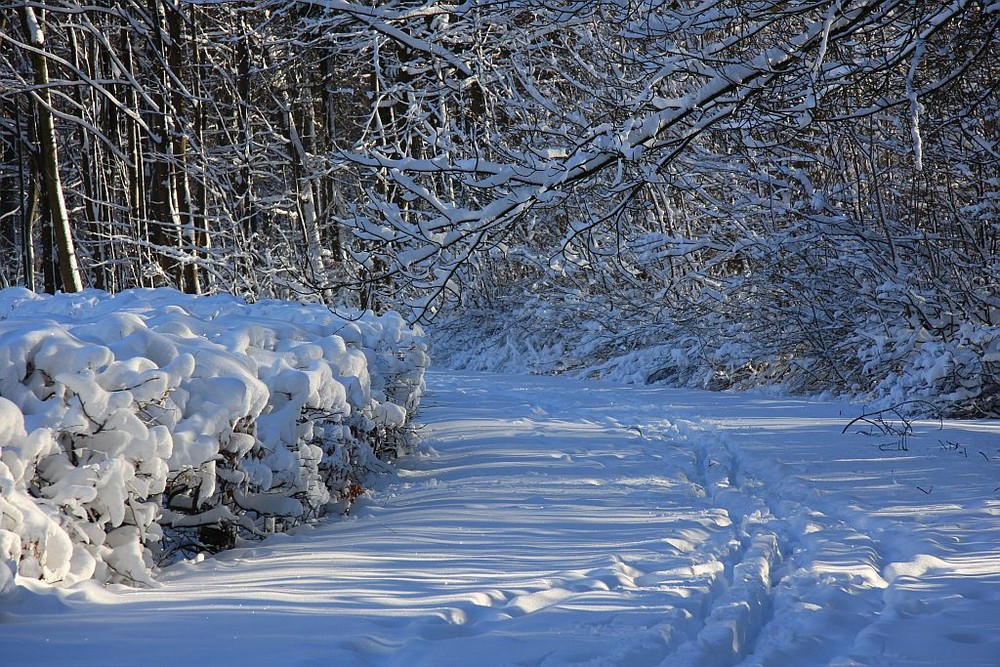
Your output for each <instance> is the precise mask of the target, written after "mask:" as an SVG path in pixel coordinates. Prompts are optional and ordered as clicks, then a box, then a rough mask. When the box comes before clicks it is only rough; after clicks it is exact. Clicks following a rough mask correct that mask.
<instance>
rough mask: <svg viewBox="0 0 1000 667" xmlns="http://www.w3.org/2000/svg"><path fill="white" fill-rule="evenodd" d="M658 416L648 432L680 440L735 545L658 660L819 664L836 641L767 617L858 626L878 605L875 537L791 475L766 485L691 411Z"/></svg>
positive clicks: (880, 585)
mask: <svg viewBox="0 0 1000 667" xmlns="http://www.w3.org/2000/svg"><path fill="white" fill-rule="evenodd" d="M667 423H668V426H667V427H666V429H664V428H662V427H660V428H658V429H657V430H660V431H665V432H664V433H663V435H662V436H661V437H663V438H664V439H666V440H673V441H676V440H678V439H680V440H682V441H685V442H687V443H689V445H690V446H691V449H692V451H693V454H694V457H695V470H696V480H697V483H698V484H699V485H700V486H701V487H702V488H703V489H704V490H705V493H706V496H707V497H708V498H710V499H711V500H712V502H714V503H715V504H717V505H718V506H719V507H721V508H723V509H725V510H726V512H727V513H728V514H729V517H730V520H731V521H732V522H733V525H734V527H735V535H736V538H737V539H738V541H739V543H738V545H737V546H736V547H735V548H734V549H733V550H732V551H731V552H730V553H729V554H728V555H727V556H726V558H725V565H726V568H725V586H724V591H723V592H722V593H721V594H719V595H718V596H716V597H714V598H713V599H712V600H711V602H710V607H709V609H708V610H707V611H706V613H705V615H704V617H703V624H702V626H701V627H700V628H699V629H698V631H697V633H696V635H695V636H694V637H692V638H691V639H690V640H689V641H687V642H685V643H684V644H683V645H682V646H680V647H679V648H678V649H677V651H676V652H674V653H673V654H672V655H671V656H670V657H669V658H668V659H667V660H666V661H664V663H663V664H664V665H670V666H671V667H674V666H683V665H691V666H698V667H701V666H719V667H721V666H726V665H735V664H741V665H777V664H796V665H806V664H817V665H818V664H829V662H830V661H831V660H833V659H834V658H837V657H838V651H839V650H840V649H842V646H843V644H842V643H838V642H836V641H828V642H824V641H823V638H821V637H816V636H815V635H801V636H795V630H794V628H795V627H796V626H795V623H777V622H775V621H776V620H777V618H778V617H779V616H780V617H781V619H782V621H787V620H788V619H789V618H794V616H795V615H797V614H802V613H808V612H814V613H815V612H818V611H821V612H822V613H825V614H828V615H831V616H835V617H836V618H837V620H838V621H839V622H841V623H842V624H846V625H848V626H849V628H848V634H850V633H853V632H856V631H857V630H858V629H859V628H860V627H863V625H864V624H865V623H867V620H865V619H870V618H871V617H872V616H873V615H876V614H877V613H878V611H879V609H880V607H881V606H882V605H881V604H880V598H881V595H880V593H879V591H880V589H882V588H883V587H884V586H885V582H884V580H882V578H881V576H880V574H879V573H880V571H881V567H882V558H881V556H880V555H879V551H878V547H877V544H876V542H875V540H873V539H872V538H871V537H870V536H869V535H866V534H864V533H861V532H858V531H857V530H856V529H855V528H853V527H852V526H850V525H849V524H848V523H846V522H844V521H841V520H838V519H836V518H832V517H828V516H826V515H824V514H822V513H821V512H817V511H815V510H813V509H811V508H810V507H809V506H808V504H807V502H808V499H809V497H810V495H811V492H810V490H809V489H807V488H805V487H804V486H802V485H801V482H796V481H795V480H790V481H789V483H786V484H784V485H783V488H782V489H781V490H776V491H771V490H768V488H767V485H766V484H765V483H763V482H761V481H760V480H758V479H757V478H756V477H755V476H754V475H753V474H748V473H746V472H745V471H744V469H743V468H744V466H743V465H742V463H743V461H742V458H741V455H740V453H739V450H738V448H737V447H736V446H734V445H733V444H731V443H730V441H729V440H728V438H727V437H726V436H725V435H724V434H723V433H722V432H720V431H719V430H718V429H717V428H716V427H714V426H713V425H711V424H708V423H706V422H703V421H701V420H698V419H697V418H694V419H680V418H679V419H676V420H673V421H670V422H667ZM647 428H649V427H647ZM783 481H785V480H783ZM797 483H798V484H799V487H798V488H796V484H797ZM790 491H791V493H789V492H790ZM772 623H773V625H772ZM772 628H773V629H772ZM789 628H791V629H789Z"/></svg>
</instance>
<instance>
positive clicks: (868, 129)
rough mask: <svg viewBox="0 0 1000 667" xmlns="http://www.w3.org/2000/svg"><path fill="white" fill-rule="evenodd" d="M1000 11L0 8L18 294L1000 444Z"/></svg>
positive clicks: (5, 188) (410, 4)
mask: <svg viewBox="0 0 1000 667" xmlns="http://www.w3.org/2000/svg"><path fill="white" fill-rule="evenodd" d="M998 27H1000V3H996V2H990V1H988V0H982V1H976V2H973V1H962V0H956V1H954V2H914V1H913V0H900V1H894V0H883V1H880V2H841V1H839V0H838V1H830V0H809V1H795V2H766V1H765V2H756V1H751V2H728V1H718V2H717V1H713V0H706V1H704V2H678V1H674V0H669V1H668V0H588V1H585V2H570V1H562V0H511V1H509V2H486V1H480V0H470V1H468V2H451V3H448V2H437V1H434V0H417V1H414V0H388V1H381V0H379V1H372V2H368V3H361V2H357V3H351V2H344V1H341V0H323V1H320V0H317V1H312V2H285V1H277V0H275V1H271V0H258V1H234V2H208V1H206V2H180V1H178V0H127V1H109V2H105V3H100V6H97V5H93V6H90V5H87V6H83V5H80V4H78V3H75V2H63V1H61V0H52V1H51V2H44V1H43V2H21V1H16V2H12V1H9V0H3V1H0V258H2V261H0V285H2V286H19V285H20V286H26V287H29V288H31V289H33V290H35V291H39V292H43V291H44V292H55V291H59V290H61V291H64V292H75V291H78V290H80V289H82V288H98V289H101V290H106V291H110V292H119V291H121V290H123V289H126V288H131V287H161V286H168V287H175V288H177V289H180V290H182V291H184V292H188V293H191V294H198V293H205V294H211V293H219V292H228V293H233V294H235V295H237V296H241V297H244V298H247V299H249V300H257V299H262V298H267V297H278V298H290V299H297V300H306V301H315V302H322V303H326V304H329V305H331V306H345V307H346V306H353V307H361V308H370V309H373V310H375V311H382V310H385V309H387V308H392V309H398V310H401V312H404V313H405V314H406V315H407V316H408V317H409V318H410V319H411V321H425V322H426V321H430V320H431V318H433V319H434V327H433V331H434V340H435V348H434V352H435V358H436V359H437V360H438V361H440V362H442V363H450V364H452V365H472V366H476V365H478V366H490V367H494V368H502V367H504V365H505V364H508V363H512V362H513V360H515V359H519V360H524V359H525V358H527V359H528V360H529V361H530V363H531V364H532V365H533V368H534V370H537V371H540V372H573V373H577V374H580V375H588V376H589V375H610V376H613V377H619V378H625V379H633V380H637V381H646V380H652V381H667V382H672V383H679V384H690V385H698V386H707V387H711V388H728V387H748V386H753V385H774V384H780V385H782V386H783V387H784V388H785V389H786V390H789V391H795V392H809V393H816V392H834V393H843V394H849V395H853V396H860V397H863V398H865V399H869V400H873V399H879V400H882V401H886V402H899V401H906V400H921V401H926V403H921V404H920V410H921V411H922V412H925V413H927V412H930V413H937V414H948V415H956V416H973V415H980V416H982V415H988V416H998V415H1000V391H998V389H1000V386H998V382H1000V322H998V319H1000V296H998V294H1000V289H998V276H1000V201H998V200H1000V95H998V91H997V87H998V84H1000V48H998Z"/></svg>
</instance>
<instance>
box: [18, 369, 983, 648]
mask: <svg viewBox="0 0 1000 667" xmlns="http://www.w3.org/2000/svg"><path fill="white" fill-rule="evenodd" d="M428 382H429V394H428V396H427V399H426V400H425V403H424V406H423V407H422V412H421V414H420V415H419V419H420V420H421V421H422V422H423V423H424V427H423V433H422V435H423V440H424V444H423V448H422V451H421V453H419V454H417V455H415V456H413V457H411V458H408V459H405V460H402V461H400V462H399V470H398V474H397V475H396V476H395V478H394V479H392V480H391V481H390V482H387V483H386V484H385V485H384V486H383V487H382V488H379V489H376V490H375V491H374V492H373V493H372V494H371V497H370V498H369V499H367V500H366V501H364V502H362V503H361V504H360V505H359V506H358V507H356V509H355V511H354V513H353V514H352V515H351V516H349V517H346V518H344V519H333V520H330V521H328V522H326V523H324V524H322V525H320V526H317V527H314V528H307V529H301V530H299V531H298V532H297V533H295V534H294V535H291V536H278V537H275V538H271V539H269V540H268V541H266V542H264V543H263V544H261V545H259V546H256V547H253V548H245V549H238V550H235V551H233V552H230V553H227V554H224V555H221V556H218V557H216V558H209V559H206V560H204V561H201V560H200V559H199V560H198V561H197V562H196V561H189V562H186V563H183V564H180V565H178V566H174V567H172V568H170V569H168V570H167V571H165V572H164V573H162V575H161V577H160V581H161V582H162V583H161V585H160V586H158V587H157V588H154V589H151V590H130V589H121V588H115V589H113V590H111V591H106V590H103V589H100V588H99V587H97V586H96V585H95V584H92V583H84V584H80V585H78V586H77V587H76V588H75V589H73V590H69V591H54V590H49V589H44V590H43V589H42V588H41V587H33V589H32V590H33V591H34V593H35V594H32V595H29V594H27V593H24V594H22V595H21V596H20V597H19V598H18V599H16V600H14V601H13V602H12V603H11V604H9V605H7V608H6V610H5V613H3V615H2V617H0V620H2V621H4V622H0V655H2V656H3V660H2V662H3V663H4V664H14V665H32V664H34V665H41V664H58V661H60V660H62V661H66V663H67V664H70V663H72V664H77V665H86V664H94V665H96V664H101V665H116V664H122V665H124V664H132V663H133V662H134V660H135V656H137V655H142V656H143V661H144V662H146V663H147V664H154V665H155V664H164V665H166V664H176V663H177V662H178V658H179V656H187V657H186V658H184V660H183V661H187V658H190V659H191V661H193V662H194V663H196V664H221V663H223V662H227V663H237V662H238V663H240V664H248V665H270V664H302V665H341V664H344V665H347V664H351V665H353V664H371V665H477V666H482V665H564V664H591V665H661V664H662V665H671V666H672V665H699V666H701V665H707V666H720V665H736V664H741V665H827V664H834V665H849V664H851V665H857V664H867V665H893V664H898V665H911V664H952V665H996V664H1000V612H998V611H997V610H998V609H1000V566H998V565H997V563H1000V558H998V555H1000V554H998V552H1000V499H998V494H997V492H996V491H995V489H996V487H997V486H1000V475H997V473H996V471H997V470H1000V451H998V450H997V449H996V446H997V443H998V437H997V436H998V432H1000V428H998V427H997V425H996V424H992V423H988V422H979V423H975V424H959V423H953V424H946V425H945V428H944V430H943V431H939V430H937V429H938V427H937V425H918V428H917V436H915V437H914V438H913V439H911V440H910V443H909V450H907V451H899V452H893V451H886V448H884V447H883V448H880V447H879V446H878V444H879V443H877V442H874V441H872V440H870V439H865V438H864V437H862V436H858V435H855V434H852V433H847V434H842V433H841V430H842V428H843V426H844V424H846V423H847V422H848V421H849V420H850V418H851V417H852V416H854V414H853V413H851V412H850V411H851V410H852V409H853V408H851V407H850V406H843V405H833V404H820V403H810V402H806V401H799V400H790V399H776V398H775V399H769V398H764V397H760V396H757V397H755V396H747V395H742V396H741V395H732V394H709V393H706V392H695V391H683V390H670V389H658V388H648V387H645V388H640V387H621V386H616V385H610V384H602V383H596V382H579V381H569V380H566V379H562V378H535V377H499V376H486V375H473V374H458V373H450V372H449V373H444V372H435V373H431V374H429V376H428ZM949 441H951V442H961V443H963V445H962V446H963V447H967V448H971V449H972V450H973V451H974V452H980V451H981V452H982V456H979V455H978V454H976V455H975V456H973V457H963V456H959V455H958V454H956V453H955V451H954V448H947V447H943V446H942V445H940V444H939V443H940V442H949ZM991 447H992V449H991ZM977 456H978V460H977V458H976V457H977ZM931 488H932V489H933V490H932V491H931V492H930V493H928V492H927V490H928V489H931Z"/></svg>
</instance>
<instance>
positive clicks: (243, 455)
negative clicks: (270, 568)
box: [0, 289, 427, 589]
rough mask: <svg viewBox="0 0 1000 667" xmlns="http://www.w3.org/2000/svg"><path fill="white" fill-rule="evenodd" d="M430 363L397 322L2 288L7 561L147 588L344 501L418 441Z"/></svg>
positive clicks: (64, 578)
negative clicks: (187, 556) (164, 568)
mask: <svg viewBox="0 0 1000 667" xmlns="http://www.w3.org/2000/svg"><path fill="white" fill-rule="evenodd" d="M426 365H427V357H426V354H425V353H424V345H423V343H422V341H421V336H420V332H419V331H418V330H414V329H412V328H410V327H408V326H407V325H406V324H405V322H404V321H403V320H402V318H400V317H399V316H398V315H395V314H387V315H384V316H381V317H376V316H374V315H372V314H370V313H369V314H360V313H359V314H356V315H355V316H352V317H351V318H348V317H344V316H341V315H336V314H334V313H332V312H330V310H328V309H327V308H325V307H322V306H303V305H298V304H291V303H285V302H275V301H265V302H260V303H256V304H247V303H245V302H243V301H241V300H239V299H236V298H233V297H229V296H213V297H192V296H187V295H183V294H180V293H178V292H175V291H172V290H132V291H128V292H124V293H122V294H119V295H115V296H112V295H109V294H106V293H103V292H97V291H87V292H84V293H82V294H80V295H74V296H66V295H59V296H55V297H45V296H37V295H34V294H32V293H30V292H27V291H26V290H21V289H10V290H3V291H0V491H2V494H0V567H2V568H6V569H10V568H9V567H8V566H9V565H10V564H12V563H13V564H16V567H17V570H18V572H19V573H20V574H21V575H22V576H27V577H32V578H39V579H43V580H46V581H52V582H73V581H78V580H81V579H86V578H91V577H95V578H98V579H101V580H104V581H123V582H128V583H135V582H148V581H149V580H150V579H149V577H150V568H151V567H152V566H153V565H154V563H155V562H157V561H160V560H165V559H169V558H171V557H173V556H174V555H175V554H178V553H186V552H188V551H189V550H205V549H208V550H213V549H220V548H225V547H228V546H231V545H232V544H233V543H234V542H235V539H236V538H237V536H239V535H243V536H250V535H263V534H266V533H269V532H274V531H276V530H282V529H285V528H287V527H290V526H293V525H296V524H298V523H301V522H303V521H307V520H310V519H312V518H315V517H318V516H320V515H322V514H323V513H324V512H326V511H327V510H328V509H330V508H332V507H343V504H342V503H341V504H340V505H338V504H337V503H338V501H343V500H344V499H347V500H350V499H353V498H355V497H356V496H357V494H358V489H359V488H361V487H363V486H364V485H365V483H366V482H367V481H369V480H368V476H369V475H370V474H371V473H372V472H374V471H376V470H379V469H381V468H383V467H384V464H383V463H381V462H380V461H379V459H378V456H377V455H378V454H383V455H385V454H394V453H396V452H397V451H398V450H399V449H400V447H401V446H402V445H404V444H405V443H406V442H407V438H408V434H407V431H406V424H407V421H408V418H409V416H410V415H411V414H412V412H413V410H415V408H416V406H417V404H418V402H419V399H420V395H421V393H422V391H423V369H424V368H425V366H426ZM6 569H5V570H3V571H0V589H2V588H3V586H4V585H6V584H5V582H6V579H5V578H4V572H6Z"/></svg>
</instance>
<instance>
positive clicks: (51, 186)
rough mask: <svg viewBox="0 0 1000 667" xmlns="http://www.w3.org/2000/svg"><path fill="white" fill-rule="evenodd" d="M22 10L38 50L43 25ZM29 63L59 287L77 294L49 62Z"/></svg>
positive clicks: (36, 56)
mask: <svg viewBox="0 0 1000 667" xmlns="http://www.w3.org/2000/svg"><path fill="white" fill-rule="evenodd" d="M22 11H23V16H24V23H25V28H26V30H27V32H28V36H29V39H30V41H31V45H32V46H34V47H35V48H36V49H39V50H40V49H42V48H43V47H44V45H45V37H44V35H43V32H42V24H41V22H40V21H39V20H38V16H37V15H36V14H35V10H34V9H33V8H32V7H28V6H24V7H23V8H22ZM31 61H32V66H33V67H34V70H35V71H34V74H35V85H36V86H37V87H38V90H37V91H36V92H35V93H34V94H33V97H34V99H35V101H36V105H35V106H36V110H37V118H38V139H39V143H40V150H39V154H38V162H39V167H40V168H41V172H42V178H43V180H44V183H45V195H46V203H47V204H48V214H49V220H50V225H51V233H52V241H53V243H54V244H55V248H56V254H57V257H58V260H59V287H60V288H61V289H62V290H63V291H66V292H79V291H80V290H82V289H83V281H82V280H81V279H80V269H79V267H78V266H77V262H76V248H75V247H74V246H73V235H72V233H71V230H70V222H69V212H68V211H67V210H66V199H65V197H64V196H63V189H62V181H61V179H60V176H59V152H58V145H57V140H56V128H55V120H54V118H53V116H52V110H51V109H52V96H51V94H50V93H49V68H48V61H47V60H46V58H45V56H44V55H43V54H42V53H40V52H39V51H33V52H32V54H31Z"/></svg>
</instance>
